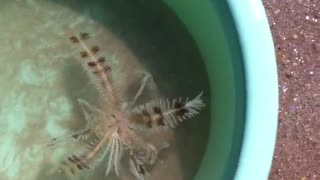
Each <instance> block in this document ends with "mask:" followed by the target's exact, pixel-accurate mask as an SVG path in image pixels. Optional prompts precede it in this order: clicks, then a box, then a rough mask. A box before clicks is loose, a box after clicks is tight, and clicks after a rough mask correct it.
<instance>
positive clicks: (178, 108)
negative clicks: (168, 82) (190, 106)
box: [173, 101, 189, 117]
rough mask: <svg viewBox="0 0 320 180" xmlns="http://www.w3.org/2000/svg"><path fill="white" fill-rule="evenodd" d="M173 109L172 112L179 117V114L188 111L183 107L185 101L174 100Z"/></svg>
mask: <svg viewBox="0 0 320 180" xmlns="http://www.w3.org/2000/svg"><path fill="white" fill-rule="evenodd" d="M173 107H174V109H175V112H174V114H175V115H176V116H179V117H181V116H183V115H185V114H186V113H188V112H189V111H188V110H187V109H186V108H185V103H183V102H178V101H177V102H175V103H174V106H173Z"/></svg>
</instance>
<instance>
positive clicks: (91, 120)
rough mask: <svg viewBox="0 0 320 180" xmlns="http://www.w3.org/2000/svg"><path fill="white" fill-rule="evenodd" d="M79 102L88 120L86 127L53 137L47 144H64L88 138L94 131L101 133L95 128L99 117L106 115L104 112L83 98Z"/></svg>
mask: <svg viewBox="0 0 320 180" xmlns="http://www.w3.org/2000/svg"><path fill="white" fill-rule="evenodd" d="M78 103H79V106H80V108H81V111H82V114H83V116H84V119H85V121H86V125H85V127H84V128H82V129H79V130H77V131H74V132H71V133H67V134H64V135H61V136H59V137H55V138H52V139H51V141H50V142H49V143H48V144H47V145H48V146H53V145H55V144H64V143H68V142H71V141H78V140H87V139H88V138H89V137H90V136H91V135H92V133H95V134H97V133H100V132H99V130H98V129H96V128H95V126H96V125H97V123H98V122H99V118H101V117H104V113H103V112H102V111H101V110H100V109H98V108H97V107H95V106H93V105H91V104H89V103H88V102H86V101H84V100H82V99H78Z"/></svg>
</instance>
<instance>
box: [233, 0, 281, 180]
mask: <svg viewBox="0 0 320 180" xmlns="http://www.w3.org/2000/svg"><path fill="white" fill-rule="evenodd" d="M228 3H229V6H230V9H231V14H232V16H233V18H234V21H235V25H236V27H237V31H238V34H239V40H240V45H241V49H242V54H243V59H244V69H245V78H246V91H247V94H248V96H247V100H246V102H247V107H246V123H245V131H244V137H243V145H242V149H241V153H240V159H239V163H238V168H237V170H236V174H235V180H251V179H260V180H263V179H268V175H269V171H270V167H271V163H272V159H273V153H274V147H275V141H276V132H277V124H278V123H277V119H278V77H277V66H276V60H275V53H274V45H273V40H272V35H271V32H270V29H269V25H268V21H267V17H266V13H265V10H264V7H263V5H262V2H261V1H260V0H242V1H239V0H228Z"/></svg>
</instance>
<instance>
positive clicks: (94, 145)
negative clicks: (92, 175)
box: [59, 131, 123, 176]
mask: <svg viewBox="0 0 320 180" xmlns="http://www.w3.org/2000/svg"><path fill="white" fill-rule="evenodd" d="M122 149H123V148H122V144H121V141H120V137H119V134H118V133H117V132H116V131H113V132H109V133H108V132H105V134H104V136H103V137H102V136H96V137H95V138H93V139H91V140H90V141H88V143H86V144H85V145H83V146H81V147H80V148H79V149H78V151H77V152H74V153H72V154H70V155H68V156H67V158H66V159H65V160H64V161H62V163H61V166H60V167H59V170H60V172H62V173H64V174H68V175H73V176H77V175H79V174H81V173H83V172H85V171H87V170H92V169H95V167H96V166H98V165H100V164H101V165H104V164H105V162H106V171H105V175H106V176H108V175H109V174H110V172H111V170H114V172H115V173H116V175H118V176H119V163H120V159H121V157H122Z"/></svg>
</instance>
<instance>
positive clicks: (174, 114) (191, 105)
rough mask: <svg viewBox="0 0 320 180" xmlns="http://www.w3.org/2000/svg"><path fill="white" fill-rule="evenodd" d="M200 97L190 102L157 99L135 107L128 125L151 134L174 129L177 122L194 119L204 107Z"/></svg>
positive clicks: (180, 99)
mask: <svg viewBox="0 0 320 180" xmlns="http://www.w3.org/2000/svg"><path fill="white" fill-rule="evenodd" d="M201 96H202V93H200V94H199V95H198V96H196V97H195V98H194V99H192V100H190V101H189V100H188V99H186V100H183V99H182V98H179V99H173V100H172V101H170V100H169V99H158V100H154V101H151V102H149V103H147V104H144V105H140V106H138V107H135V108H134V109H133V110H132V113H131V115H130V118H129V122H130V125H131V126H132V128H136V129H140V130H147V131H148V130H152V131H153V132H157V131H159V130H161V129H166V128H175V127H176V126H178V124H179V122H182V121H184V120H186V119H190V118H192V117H194V116H195V115H197V114H199V112H200V110H201V109H202V108H204V107H205V104H204V102H203V100H202V99H201Z"/></svg>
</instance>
